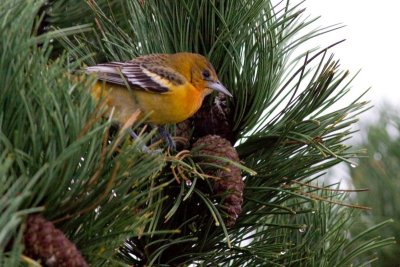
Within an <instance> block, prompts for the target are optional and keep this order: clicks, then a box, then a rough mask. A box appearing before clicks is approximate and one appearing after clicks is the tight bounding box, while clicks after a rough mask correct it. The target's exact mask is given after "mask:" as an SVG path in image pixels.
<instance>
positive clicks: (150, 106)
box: [91, 82, 204, 124]
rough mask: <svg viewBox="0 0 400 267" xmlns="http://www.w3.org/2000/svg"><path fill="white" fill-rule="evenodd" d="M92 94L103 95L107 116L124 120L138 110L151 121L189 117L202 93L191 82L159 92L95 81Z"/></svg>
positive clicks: (200, 102) (157, 121)
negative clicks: (129, 88) (165, 91)
mask: <svg viewBox="0 0 400 267" xmlns="http://www.w3.org/2000/svg"><path fill="white" fill-rule="evenodd" d="M91 93H92V95H93V97H94V98H95V99H97V100H99V99H102V98H104V99H105V101H106V103H107V106H108V109H107V114H106V115H107V116H110V115H111V113H112V118H113V120H115V121H118V122H119V123H124V122H126V121H127V119H128V118H129V117H130V116H131V115H132V114H133V113H134V112H135V111H137V110H140V111H141V117H142V118H143V117H145V116H147V117H146V122H150V123H154V124H169V123H178V122H181V121H184V120H186V119H187V118H189V117H191V116H192V115H193V114H194V113H195V112H196V111H197V110H198V109H199V108H200V106H201V104H202V102H203V98H204V96H203V95H202V94H201V92H199V91H198V90H197V89H196V88H194V87H193V86H192V85H186V86H179V87H175V88H174V89H173V90H171V91H169V92H167V93H163V94H159V93H151V92H146V91H143V90H141V89H138V90H128V89H127V88H126V87H124V86H119V85H111V84H107V83H106V84H104V83H103V82H97V83H96V85H95V86H94V87H93V88H92V92H91Z"/></svg>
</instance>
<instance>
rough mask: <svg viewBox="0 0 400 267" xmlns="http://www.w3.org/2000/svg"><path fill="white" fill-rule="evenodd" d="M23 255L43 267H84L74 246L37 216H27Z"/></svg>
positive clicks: (82, 260) (61, 233) (51, 224)
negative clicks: (36, 261) (38, 262)
mask: <svg viewBox="0 0 400 267" xmlns="http://www.w3.org/2000/svg"><path fill="white" fill-rule="evenodd" d="M24 244H25V250H24V254H25V255H26V256H28V257H30V258H32V259H34V260H38V261H40V263H41V264H42V265H43V266H49V267H50V266H57V267H86V266H88V264H87V263H86V261H85V259H84V258H83V257H82V255H81V254H80V252H79V251H78V249H77V248H76V247H75V245H74V244H73V243H72V242H71V241H69V240H68V238H66V237H65V235H64V234H63V232H61V231H60V230H58V229H56V228H55V227H54V225H53V223H52V222H50V221H47V220H46V219H45V218H43V217H42V216H41V215H39V214H32V215H29V216H28V219H27V222H26V229H25V232H24Z"/></svg>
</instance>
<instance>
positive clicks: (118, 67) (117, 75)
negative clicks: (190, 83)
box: [86, 55, 185, 93]
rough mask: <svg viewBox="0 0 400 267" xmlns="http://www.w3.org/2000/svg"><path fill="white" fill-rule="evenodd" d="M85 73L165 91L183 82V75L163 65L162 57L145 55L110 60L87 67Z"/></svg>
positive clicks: (135, 87)
mask: <svg viewBox="0 0 400 267" xmlns="http://www.w3.org/2000/svg"><path fill="white" fill-rule="evenodd" d="M86 73H88V74H90V73H96V74H97V75H98V77H99V80H103V81H106V82H109V83H114V84H119V85H125V86H126V85H127V84H128V85H129V86H130V87H131V88H132V89H139V88H140V89H144V90H146V91H149V92H155V93H166V92H168V91H169V89H168V88H169V86H171V85H180V84H183V83H185V78H184V77H183V75H181V74H179V73H177V72H176V71H174V70H173V69H172V68H170V67H168V66H166V65H165V61H164V58H163V57H160V56H156V55H154V56H146V57H139V58H137V59H134V60H131V61H127V62H110V63H103V64H98V65H95V66H91V67H87V68H86Z"/></svg>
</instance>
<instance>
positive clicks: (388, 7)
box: [303, 0, 400, 119]
mask: <svg viewBox="0 0 400 267" xmlns="http://www.w3.org/2000/svg"><path fill="white" fill-rule="evenodd" d="M303 6H304V7H306V8H307V10H306V13H308V14H311V16H312V17H315V16H321V18H320V19H319V21H317V22H316V24H318V25H323V26H327V25H332V24H336V23H342V24H344V25H346V27H345V28H343V29H340V30H338V31H335V32H333V33H330V34H328V35H327V36H326V37H324V41H328V43H329V42H331V43H332V42H334V41H338V40H340V39H343V38H344V39H346V42H344V43H342V44H341V45H339V46H338V47H336V48H335V49H334V52H335V55H336V57H337V58H339V59H340V62H341V65H342V68H344V69H349V70H350V71H351V72H352V73H356V72H357V71H358V70H360V69H361V73H360V74H359V76H358V78H357V79H356V80H355V81H354V83H353V88H354V89H353V93H354V94H355V95H357V93H359V92H362V91H363V90H365V89H366V88H369V87H371V90H370V92H369V93H368V95H367V96H366V99H368V100H371V101H372V103H373V104H374V105H376V106H379V105H381V104H382V102H383V101H388V102H389V103H391V104H394V105H399V104H400V82H399V78H400V73H399V67H398V63H399V62H400V30H399V27H400V13H399V12H400V1H399V0H381V1H372V0H335V1H332V0H306V1H305V3H303ZM370 112H374V110H372V111H370ZM375 112H376V111H375ZM363 117H364V118H363V119H366V118H365V116H363Z"/></svg>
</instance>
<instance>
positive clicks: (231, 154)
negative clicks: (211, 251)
mask: <svg viewBox="0 0 400 267" xmlns="http://www.w3.org/2000/svg"><path fill="white" fill-rule="evenodd" d="M196 148H198V149H199V150H198V154H200V155H209V156H217V157H224V158H227V159H230V160H232V161H235V162H239V156H238V154H237V152H236V149H235V148H234V147H232V145H231V144H230V142H229V141H228V140H226V139H224V138H222V137H220V136H218V135H207V136H204V137H202V138H200V139H199V140H197V141H196V143H194V144H193V149H196ZM209 161H211V160H209ZM212 161H214V162H212V163H214V164H217V165H220V166H224V167H225V168H227V169H229V171H227V170H223V169H213V170H205V171H206V172H207V174H209V175H213V176H216V177H219V178H220V179H219V180H216V182H215V184H214V193H215V194H216V195H221V196H222V197H224V208H225V210H226V212H227V214H228V218H227V219H226V221H225V224H226V226H228V227H232V226H234V225H235V222H236V219H237V217H238V216H239V214H240V212H241V211H242V203H243V189H244V183H243V180H242V176H241V175H240V169H239V168H238V167H236V166H234V165H232V164H229V163H226V162H221V161H220V160H212Z"/></svg>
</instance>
